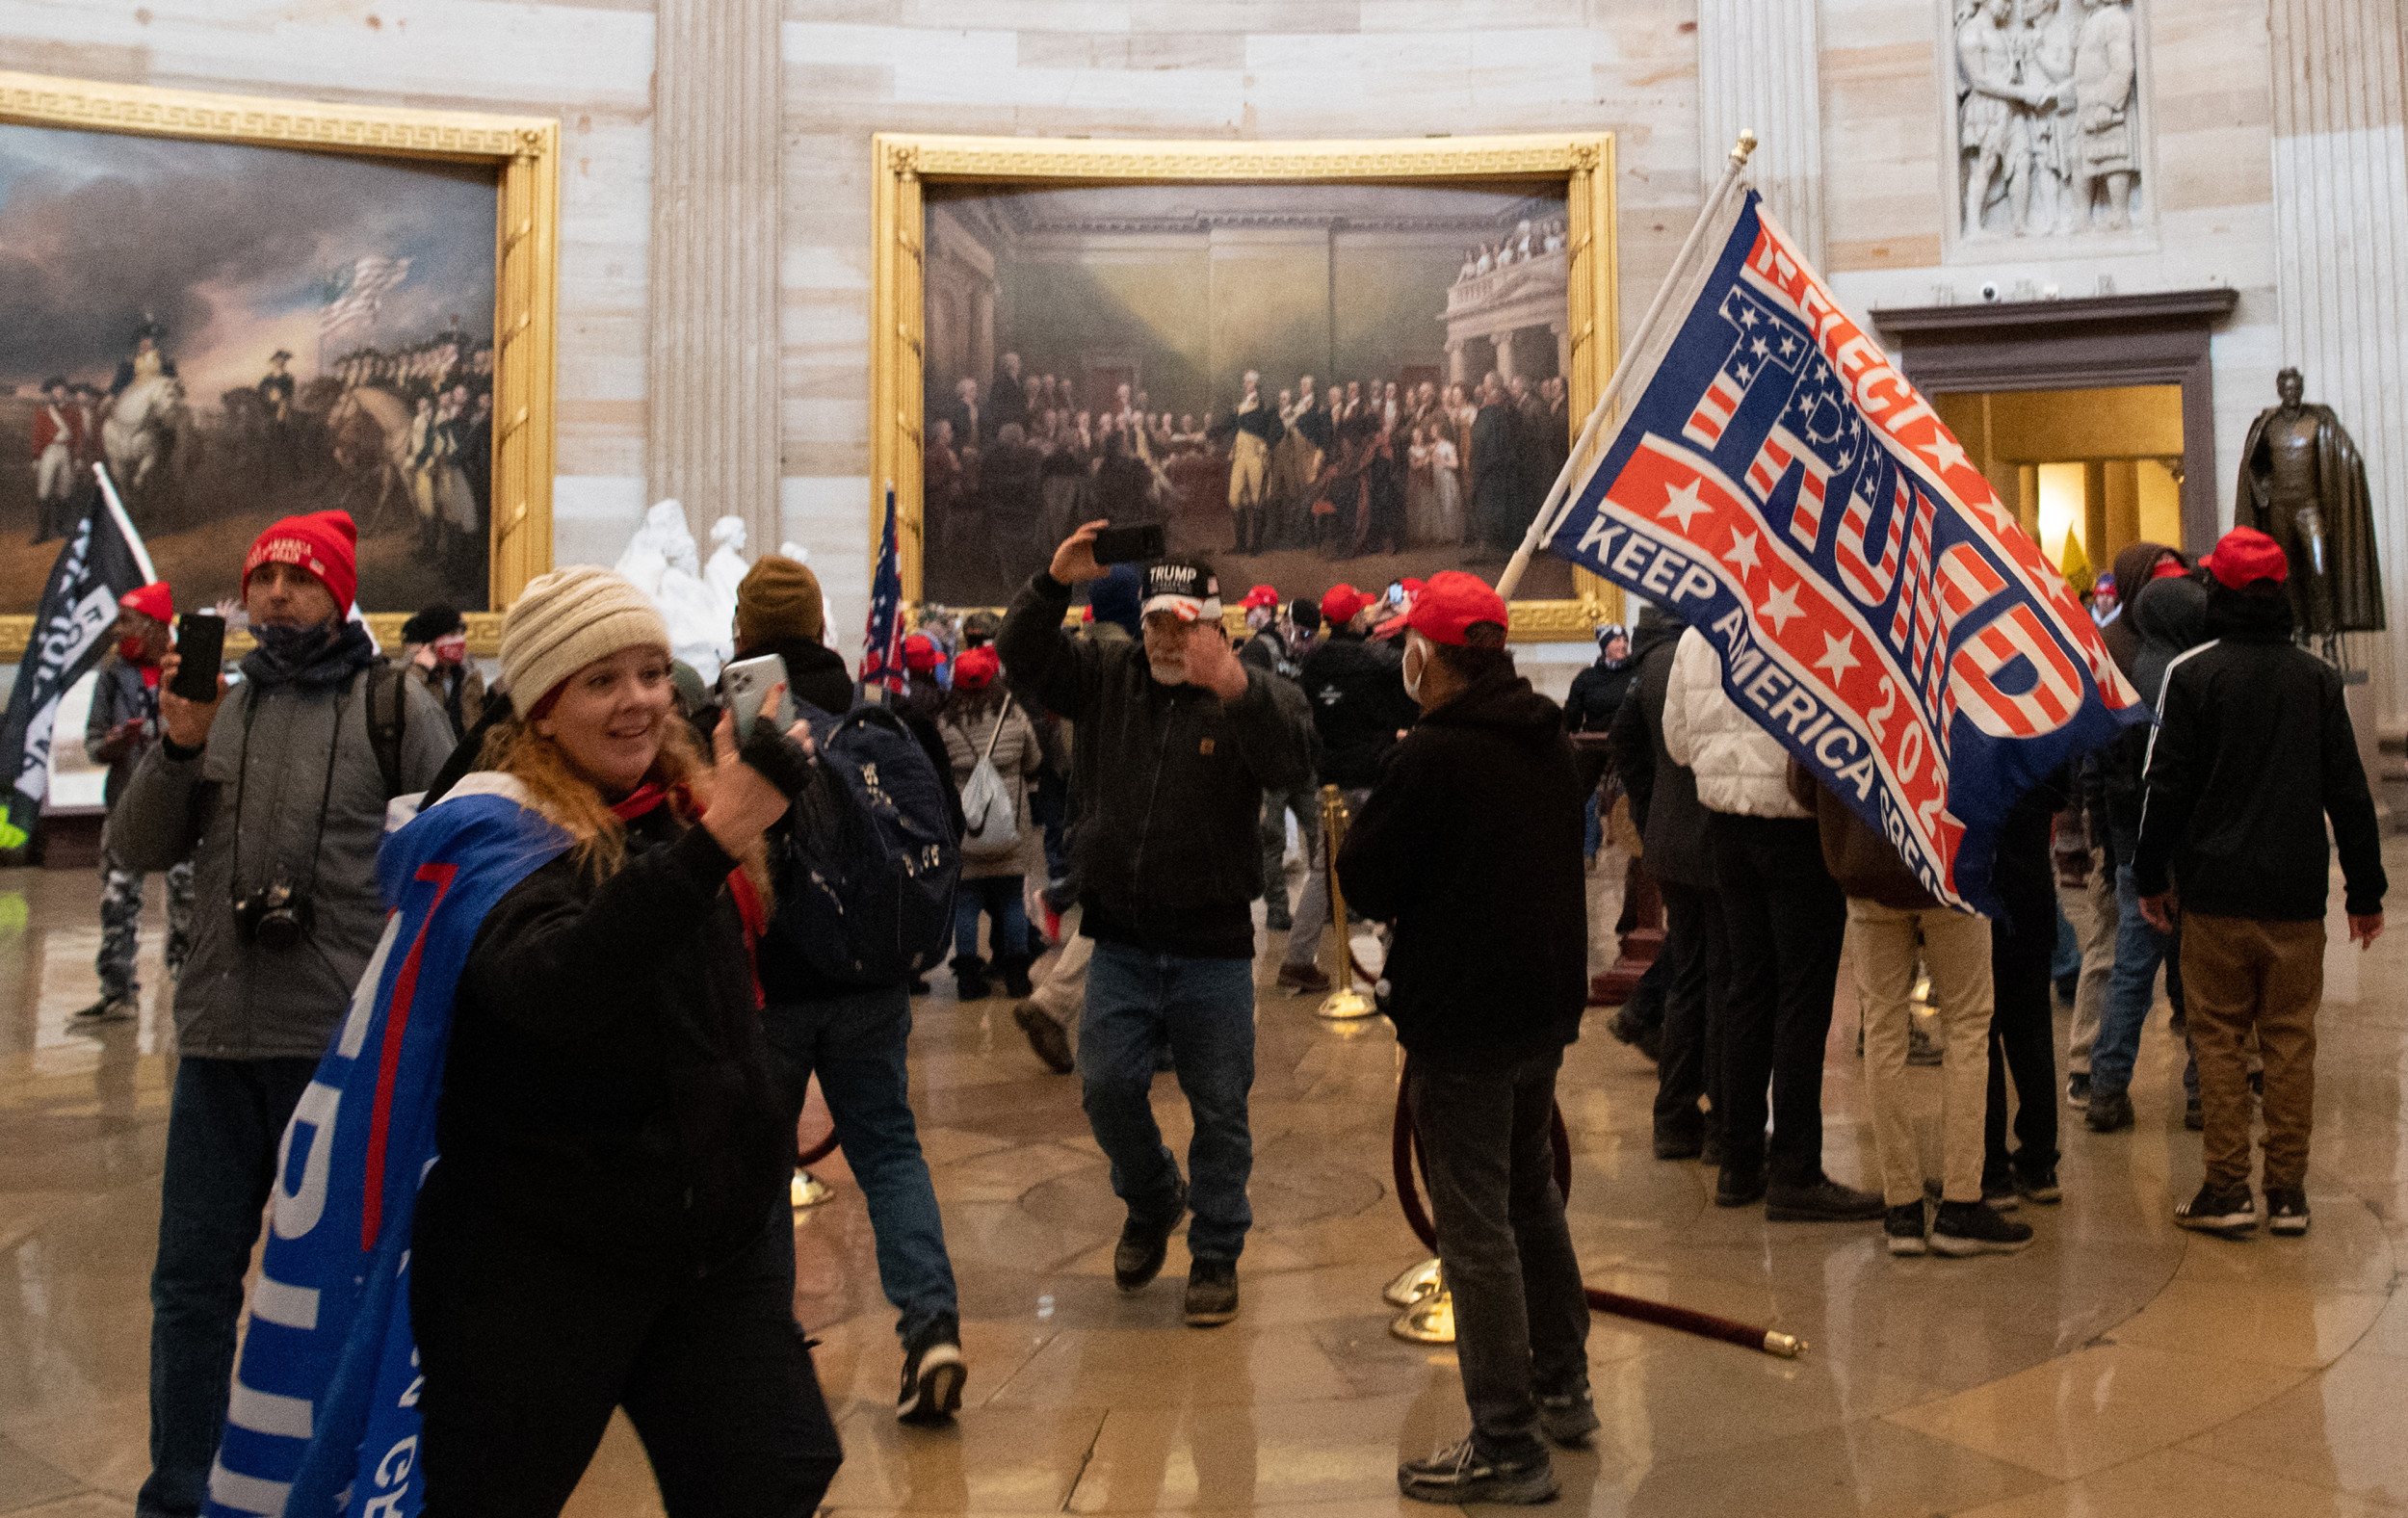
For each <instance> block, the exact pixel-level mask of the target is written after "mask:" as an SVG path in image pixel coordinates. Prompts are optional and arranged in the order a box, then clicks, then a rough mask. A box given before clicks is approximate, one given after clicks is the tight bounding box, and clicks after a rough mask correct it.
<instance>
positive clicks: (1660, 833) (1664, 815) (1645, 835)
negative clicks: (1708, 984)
mask: <svg viewBox="0 0 2408 1518" xmlns="http://www.w3.org/2000/svg"><path fill="white" fill-rule="evenodd" d="M1686 630H1687V628H1686V626H1685V624H1684V623H1683V622H1682V621H1681V620H1680V618H1678V617H1676V616H1673V615H1671V614H1669V613H1666V612H1660V611H1657V610H1656V609H1655V608H1653V607H1650V608H1649V609H1648V611H1647V613H1646V615H1643V616H1641V617H1640V618H1639V623H1638V632H1637V635H1636V639H1635V640H1634V641H1633V643H1632V652H1631V667H1635V668H1636V669H1637V670H1638V679H1637V682H1636V684H1634V685H1633V686H1632V687H1631V690H1630V694H1628V695H1626V696H1624V697H1623V700H1622V707H1621V710H1619V711H1617V712H1616V713H1615V714H1614V718H1613V765H1614V772H1615V773H1617V774H1619V775H1620V776H1621V777H1622V787H1623V789H1624V790H1625V791H1627V792H1629V793H1630V797H1631V821H1632V822H1634V823H1636V824H1638V834H1639V843H1640V846H1641V848H1642V849H1644V850H1645V851H1646V864H1647V873H1648V874H1649V875H1651V876H1653V877H1656V878H1657V879H1659V880H1669V881H1671V882H1672V883H1673V884H1674V885H1687V886H1693V887H1695V888H1697V889H1698V890H1702V891H1711V890H1713V889H1714V854H1713V852H1712V850H1711V846H1710V845H1709V844H1708V842H1707V839H1706V808H1705V804H1704V803H1703V802H1701V801H1699V800H1698V799H1697V775H1696V773H1695V772H1693V771H1691V770H1690V769H1689V768H1688V766H1687V765H1680V764H1675V763H1673V762H1672V755H1671V753H1670V752H1668V751H1667V750H1666V749H1665V748H1664V746H1663V703H1664V698H1665V696H1666V695H1667V694H1669V693H1670V691H1671V689H1672V655H1673V653H1674V651H1675V650H1676V649H1678V648H1679V646H1680V643H1681V634H1682V633H1683V632H1685V631H1686Z"/></svg>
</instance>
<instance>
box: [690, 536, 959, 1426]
mask: <svg viewBox="0 0 2408 1518" xmlns="http://www.w3.org/2000/svg"><path fill="white" fill-rule="evenodd" d="M735 631H736V653H737V655H738V657H740V658H759V657H761V656H762V655H764V654H775V655H777V656H778V657H779V658H781V659H783V660H785V662H786V682H787V691H788V694H791V695H793V696H794V698H795V699H797V700H798V701H806V702H808V703H810V704H811V705H813V706H816V707H818V708H819V709H820V710H821V711H823V712H828V713H832V714H841V713H843V712H845V711H847V710H848V709H850V708H851V705H852V678H851V675H850V674H848V673H847V672H846V668H845V660H844V656H843V655H841V654H839V653H837V652H836V650H834V649H833V648H829V647H827V646H826V645H825V644H824V643H823V642H821V641H820V640H821V638H822V637H823V636H824V634H825V631H826V629H825V618H824V614H823V610H822V601H821V596H820V582H819V578H818V577H817V576H816V575H814V574H812V572H811V571H810V570H809V569H808V568H806V567H804V566H803V565H802V564H799V563H796V562H795V561H794V560H792V559H781V558H776V557H774V556H772V557H769V558H765V559H763V560H761V561H760V562H759V563H755V564H754V565H753V566H752V567H751V569H749V570H748V571H746V574H745V577H744V580H743V583H742V584H740V585H739V586H738V587H737V588H736V630H735ZM904 720H905V721H906V722H910V723H912V724H913V733H914V736H916V737H919V739H920V743H921V746H922V747H923V748H924V749H925V748H927V747H928V746H929V744H930V743H934V745H935V751H934V753H933V755H932V756H931V758H930V763H931V764H932V766H933V767H934V769H935V771H936V773H937V774H939V775H941V776H943V785H944V789H945V793H946V795H947V797H948V798H951V797H952V796H953V791H954V786H953V763H952V761H951V760H950V759H949V758H948V757H946V755H945V749H944V740H943V739H941V738H938V737H936V736H935V734H934V733H933V731H932V730H931V731H930V732H928V733H925V734H923V733H921V731H920V728H921V727H924V726H926V723H925V721H922V720H917V719H913V718H909V717H906V718H905V719H904ZM953 809H954V810H955V811H956V812H957V811H958V810H959V802H958V801H955V802H954V803H953ZM958 825H959V824H958V821H956V824H955V826H956V829H957V828H958ZM755 969H756V973H757V974H758V975H759V977H760V982H761V996H762V1008H761V1027H762V1032H763V1033H764V1034H767V1035H768V1038H769V1044H770V1060H771V1066H772V1070H773V1071H774V1072H775V1073H776V1075H777V1078H778V1084H779V1086H780V1088H781V1090H782V1092H783V1094H784V1097H785V1102H786V1132H787V1133H788V1134H789V1135H792V1134H793V1133H794V1131H795V1126H796V1123H797V1121H798V1119H799V1118H800V1116H801V1114H802V1105H803V1099H804V1095H805V1092H806V1091H807V1089H808V1087H809V1086H810V1084H811V1077H812V1076H813V1075H814V1074H815V1073H816V1074H817V1075H818V1076H819V1078H820V1092H821V1094H822V1095H823V1096H824V1097H826V1099H827V1112H828V1116H829V1117H831V1118H833V1119H834V1120H835V1123H836V1141H837V1142H838V1143H839V1144H841V1145H842V1146H843V1147H844V1151H845V1160H846V1163H847V1164H849V1165H851V1166H852V1173H853V1178H854V1179H855V1180H857V1181H859V1182H860V1183H861V1196H862V1200H864V1201H865V1202H867V1203H868V1204H869V1208H870V1227H871V1231H872V1232H873V1233H875V1234H876V1235H877V1273H878V1284H879V1286H881V1287H882V1288H884V1290H885V1292H886V1299H887V1301H889V1302H890V1303H892V1304H893V1305H894V1308H895V1310H896V1312H897V1314H898V1315H899V1317H898V1318H897V1320H896V1323H895V1332H896V1334H897V1336H898V1337H899V1338H901V1339H902V1341H903V1392H902V1395H901V1396H900V1397H899V1398H898V1399H897V1400H896V1403H895V1416H896V1417H897V1418H900V1419H902V1420H903V1421H904V1422H906V1423H937V1422H942V1421H943V1420H944V1419H946V1418H947V1417H949V1416H951V1414H952V1413H953V1411H954V1409H955V1408H956V1407H958V1406H960V1405H961V1384H962V1381H963V1379H964V1378H965V1377H966V1375H967V1374H968V1368H967V1367H966V1366H964V1365H963V1363H962V1358H961V1309H960V1305H959V1302H958V1299H957V1296H956V1294H955V1288H954V1269H953V1262H952V1259H951V1258H950V1257H949V1256H948V1255H947V1253H946V1251H945V1225H944V1221H943V1219H942V1217H939V1215H938V1212H937V1206H936V1189H935V1187H934V1185H933V1184H932V1183H931V1182H930V1181H929V1167H928V1162H927V1160H926V1159H925V1158H923V1157H922V1155H921V1153H920V1134H919V1129H918V1127H917V1126H916V1124H915V1123H914V1122H913V1119H912V1115H911V1096H910V1086H909V1080H908V1077H907V1075H906V1073H905V1068H904V1065H905V1059H906V1056H907V1055H908V1054H909V1052H910V1041H911V992H910V988H909V985H908V982H906V981H902V980H898V981H895V982H894V983H893V984H892V985H880V986H869V987H863V986H851V985H837V984H834V983H832V982H830V981H826V980H824V979H823V978H822V977H821V976H819V975H818V974H817V973H816V972H814V971H813V970H812V968H811V966H810V963H809V962H808V961H807V960H806V959H805V958H804V957H803V956H802V955H801V954H799V953H798V952H796V951H794V950H793V949H790V948H787V947H785V946H783V945H782V944H781V942H780V940H779V938H778V936H777V934H776V933H775V932H772V933H771V934H770V935H769V936H767V937H766V938H764V939H763V940H762V942H761V943H760V945H759V946H758V949H757V951H756V966H755ZM770 1232H771V1234H772V1236H773V1237H775V1239H776V1240H777V1241H778V1243H779V1246H780V1247H781V1248H782V1249H783V1250H784V1251H785V1252H786V1253H787V1254H788V1256H789V1262H788V1269H789V1270H791V1269H792V1268H793V1267H792V1259H791V1256H792V1254H793V1250H794V1231H793V1230H792V1229H791V1228H786V1227H782V1226H781V1227H775V1228H772V1229H771V1230H770Z"/></svg>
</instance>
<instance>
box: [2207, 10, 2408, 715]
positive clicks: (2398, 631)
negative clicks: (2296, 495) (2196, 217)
mask: <svg viewBox="0 0 2408 1518" xmlns="http://www.w3.org/2000/svg"><path fill="white" fill-rule="evenodd" d="M2269 19H2270V22H2271V38H2272V43H2273V65H2274V220H2275V251H2276V259H2277V263H2276V280H2277V285H2278V288H2279V291H2280V295H2281V307H2282V330H2283V353H2282V357H2283V361H2284V362H2285V363H2288V364H2293V365H2296V366H2297V367H2298V369H2299V371H2300V374H2301V377H2302V378H2303V379H2304V380H2306V381H2307V389H2308V399H2309V400H2311V401H2317V402H2321V403H2323V404H2324V405H2326V406H2331V407H2333V409H2334V410H2335V411H2336V412H2338V413H2339V414H2340V416H2341V419H2342V423H2343V426H2345V427H2347V428H2348V429H2349V431H2350V433H2351V435H2352V436H2353V437H2355V438H2356V439H2357V442H2358V449H2359V452H2360V453H2361V454H2362V455H2363V456H2364V457H2365V458H2366V463H2367V485H2368V489H2369V494H2370V495H2371V496H2372V498H2373V502H2374V511H2375V540H2376V545H2377V551H2378V553H2379V555H2380V557H2381V561H2382V568H2383V595H2384V599H2385V601H2386V602H2387V604H2388V610H2389V612H2390V618H2389V619H2390V622H2391V630H2390V631H2389V632H2386V633H2379V634H2373V635H2369V636H2368V637H2365V638H2360V639H2355V640H2352V641H2353V643H2356V644H2359V645H2368V644H2370V645H2371V646H2370V647H2364V648H2363V654H2364V656H2366V657H2368V659H2369V663H2370V664H2371V666H2372V667H2373V671H2374V689H2373V693H2372V694H2373V695H2374V697H2375V700H2374V705H2375V708H2376V712H2377V714H2378V718H2379V720H2380V721H2381V723H2382V725H2383V726H2384V727H2385V728H2386V729H2387V730H2392V731H2396V730H2397V728H2398V725H2399V722H2400V720H2401V718H2402V716H2403V714H2408V354H2403V353H2402V351H2401V347H2400V333H2401V332H2402V331H2408V143H2404V142H2403V138H2402V122H2403V118H2408V98H2403V93H2404V92H2403V87H2402V81H2401V28H2402V27H2403V25H2408V15H2404V14H2403V4H2402V0H2272V4H2271V15H2270V17H2269ZM2256 404H2262V405H2265V406H2272V405H2273V404H2274V388H2273V385H2272V383H2271V377H2270V376H2269V379H2268V382H2267V384H2266V388H2265V393H2264V396H2263V397H2261V398H2258V401H2257V403H2256ZM2216 467H2217V468H2218V469H2220V470H2222V471H2223V473H2224V475H2225V476H2226V478H2224V479H2221V480H2219V481H2218V482H2217V494H2218V497H2219V498H2220V499H2228V497H2227V496H2226V492H2227V491H2229V490H2230V489H2231V487H2232V481H2231V479H2230V476H2231V475H2232V474H2234V473H2235V472H2236V470H2237V469H2238V460H2235V459H2231V458H2224V459H2219V460H2218V461H2217V464H2216Z"/></svg>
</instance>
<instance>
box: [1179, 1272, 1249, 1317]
mask: <svg viewBox="0 0 2408 1518" xmlns="http://www.w3.org/2000/svg"><path fill="white" fill-rule="evenodd" d="M1187 1315H1188V1326H1189V1327H1191V1328H1217V1327H1218V1326H1220V1325H1221V1324H1222V1323H1225V1322H1229V1320H1231V1319H1232V1318H1235V1317H1237V1316H1238V1262H1237V1261H1235V1260H1198V1261H1195V1262H1194V1263H1193V1264H1191V1265H1190V1266H1189V1267H1188V1302H1187Z"/></svg>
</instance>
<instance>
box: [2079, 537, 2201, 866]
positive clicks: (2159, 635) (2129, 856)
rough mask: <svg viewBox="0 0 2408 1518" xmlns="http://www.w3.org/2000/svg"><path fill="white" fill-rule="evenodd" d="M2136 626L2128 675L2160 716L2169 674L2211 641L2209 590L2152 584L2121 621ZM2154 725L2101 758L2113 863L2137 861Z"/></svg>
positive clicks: (2180, 582) (2139, 727) (2126, 736)
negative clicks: (2188, 653) (2143, 786)
mask: <svg viewBox="0 0 2408 1518" xmlns="http://www.w3.org/2000/svg"><path fill="white" fill-rule="evenodd" d="M2118 620H2119V621H2122V622H2128V623H2130V624H2131V632H2132V637H2131V644H2132V650H2133V663H2132V667H2131V668H2130V669H2129V670H2128V671H2127V673H2128V674H2129V676H2130V677H2131V679H2132V682H2133V689H2134V690H2136V691H2138V692H2139V693H2140V699H2141V700H2142V701H2143V702H2145V703H2147V705H2148V707H2149V710H2150V712H2151V713H2152V714H2153V715H2154V714H2156V712H2157V708H2158V700H2159V696H2160V694H2162V693H2163V691H2164V688H2165V671H2166V670H2167V669H2168V668H2169V667H2172V665H2173V663H2174V661H2175V660H2177V659H2179V658H2181V657H2182V656H2183V655H2184V653H2185V652H2186V651H2188V650H2189V649H2192V648H2196V647H2198V646H2199V645H2200V644H2201V643H2204V642H2206V641H2208V592H2207V589H2206V588H2205V587H2203V586H2202V585H2201V584H2200V583H2199V582H2198V581H2196V580H2191V579H2174V578H2170V577H2169V578H2167V579H2163V580H2152V581H2150V582H2149V583H2148V584H2146V585H2144V586H2142V587H2141V588H2140V594H2139V595H2137V596H2136V597H2134V598H2133V601H2132V602H2131V604H2130V605H2128V606H2127V607H2126V608H2125V611H2124V615H2123V616H2122V617H2120V618H2119V619H2118ZM2155 731H2157V728H2156V726H2155V724H2154V723H2152V722H2134V723H2133V725H2132V726H2130V727H2127V728H2125V729H2124V730H2123V732H2122V733H2120V734H2118V735H2117V736H2116V738H2115V740H2114V742H2112V743H2110V744H2108V745H2107V747H2106V748H2105V749H2104V750H2102V751H2101V753H2100V755H2099V766H2098V769H2099V784H2098V790H2097V797H2098V799H2099V800H2100V801H2101V802H2102V803H2103V804H2104V805H2105V808H2106V813H2107V848H2108V851H2109V863H2111V864H2115V865H2127V864H2130V863H2132V862H2133V849H2134V847H2135V846H2136V845H2137V844H2138V843H2139V840H2140V791H2141V783H2142V777H2143V773H2144V772H2146V770H2147V769H2148V765H2149V736H2150V734H2152V733H2154V732H2155Z"/></svg>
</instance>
